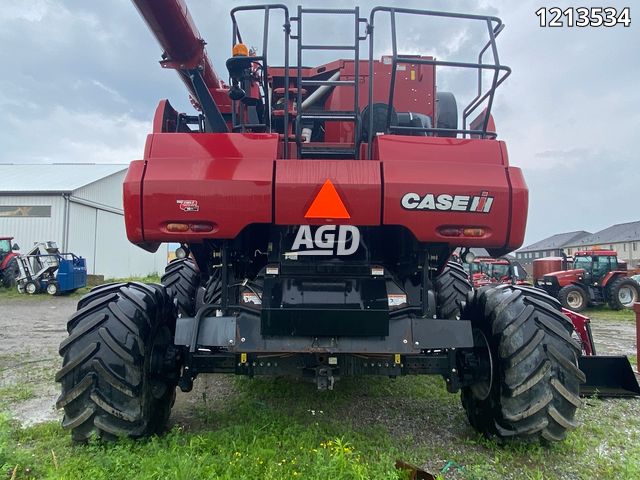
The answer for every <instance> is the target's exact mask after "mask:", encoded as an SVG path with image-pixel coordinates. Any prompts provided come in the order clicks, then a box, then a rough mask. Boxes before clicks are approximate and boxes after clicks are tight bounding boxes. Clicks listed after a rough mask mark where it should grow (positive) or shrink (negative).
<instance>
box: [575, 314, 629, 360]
mask: <svg viewBox="0 0 640 480" xmlns="http://www.w3.org/2000/svg"><path fill="white" fill-rule="evenodd" d="M587 313H588V312H587ZM591 332H592V333H593V341H594V343H595V344H596V352H597V353H598V355H614V354H616V355H635V354H636V325H635V323H634V322H628V321H613V320H601V319H599V318H598V317H597V316H593V317H592V318H591Z"/></svg>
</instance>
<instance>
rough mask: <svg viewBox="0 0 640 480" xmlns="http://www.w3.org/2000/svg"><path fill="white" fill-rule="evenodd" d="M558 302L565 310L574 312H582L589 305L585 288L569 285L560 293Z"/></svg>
mask: <svg viewBox="0 0 640 480" xmlns="http://www.w3.org/2000/svg"><path fill="white" fill-rule="evenodd" d="M558 300H559V301H560V303H561V304H562V306H563V307H564V308H567V309H569V310H571V311H573V312H582V311H583V310H584V309H585V308H587V306H588V305H589V297H588V296H587V292H585V290H584V288H581V287H578V286H577V285H567V286H566V287H562V288H561V289H560V291H559V292H558Z"/></svg>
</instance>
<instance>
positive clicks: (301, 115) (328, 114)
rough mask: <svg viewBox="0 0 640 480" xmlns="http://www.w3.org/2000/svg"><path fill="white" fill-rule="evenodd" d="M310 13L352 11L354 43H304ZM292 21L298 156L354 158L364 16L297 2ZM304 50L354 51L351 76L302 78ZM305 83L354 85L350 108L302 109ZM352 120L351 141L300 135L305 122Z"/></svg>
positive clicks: (355, 157)
mask: <svg viewBox="0 0 640 480" xmlns="http://www.w3.org/2000/svg"><path fill="white" fill-rule="evenodd" d="M313 15H352V16H353V26H354V36H353V44H345V45H312V44H305V43H304V42H303V39H302V23H303V22H302V18H303V16H305V17H311V16H313ZM291 21H292V22H296V23H297V24H298V31H297V34H296V35H292V36H291V38H292V39H294V40H297V51H298V52H297V53H298V58H297V87H298V88H297V93H296V95H297V96H296V120H295V139H296V145H297V147H298V148H297V152H298V158H353V159H357V158H358V156H359V149H360V136H361V135H360V131H361V130H360V109H359V104H358V98H359V94H358V93H359V92H358V83H359V79H360V76H359V73H360V41H361V40H365V39H366V38H367V37H366V34H365V35H364V36H361V35H360V24H361V23H365V24H366V23H367V20H366V19H364V18H360V9H359V8H358V7H355V8H353V9H328V8H302V6H298V15H297V16H296V17H291ZM305 50H316V51H318V50H320V51H346V52H353V54H352V55H353V61H354V76H353V80H339V79H328V80H312V79H304V78H302V69H303V67H302V65H303V61H302V57H303V52H304V51H305ZM305 87H318V88H322V87H333V88H353V91H354V94H353V109H352V110H345V111H318V110H309V111H306V109H303V108H302V107H303V105H304V103H303V93H302V92H303V89H304V88H305ZM336 121H338V122H352V123H353V131H354V142H353V144H348V145H347V144H330V143H311V144H310V143H308V142H305V141H304V139H303V137H302V129H303V126H304V124H305V123H309V122H336Z"/></svg>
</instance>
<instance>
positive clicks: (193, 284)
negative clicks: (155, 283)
mask: <svg viewBox="0 0 640 480" xmlns="http://www.w3.org/2000/svg"><path fill="white" fill-rule="evenodd" d="M160 282H161V283H162V284H163V285H164V286H165V287H166V289H167V291H168V292H169V295H170V296H171V297H172V298H175V299H176V302H177V305H178V313H180V314H181V315H182V316H187V317H192V316H194V315H195V304H196V292H197V290H198V286H199V285H200V272H199V271H198V268H197V267H196V264H195V263H194V262H193V260H191V259H190V258H183V259H175V260H173V261H172V262H171V263H169V265H167V267H166V268H165V271H164V275H162V278H161V280H160Z"/></svg>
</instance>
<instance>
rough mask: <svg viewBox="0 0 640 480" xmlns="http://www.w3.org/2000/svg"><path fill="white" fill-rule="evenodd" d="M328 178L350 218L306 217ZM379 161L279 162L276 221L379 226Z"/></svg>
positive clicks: (284, 222) (294, 223)
mask: <svg viewBox="0 0 640 480" xmlns="http://www.w3.org/2000/svg"><path fill="white" fill-rule="evenodd" d="M327 180H329V181H330V182H331V184H332V185H333V186H334V187H335V190H336V192H337V193H338V195H339V197H340V200H341V201H342V203H343V204H344V206H345V208H346V210H347V212H348V214H349V216H348V218H344V217H343V218H308V217H305V215H306V214H307V212H308V211H309V208H310V207H311V205H312V203H313V202H314V200H315V199H316V197H317V196H318V194H319V193H320V191H321V189H322V187H323V185H324V184H325V182H326V181H327ZM380 202H381V185H380V164H379V163H378V162H367V161H358V160H279V161H277V162H276V185H275V223H276V224H278V225H302V224H306V225H321V224H327V223H329V224H339V225H380V211H381V205H380Z"/></svg>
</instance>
